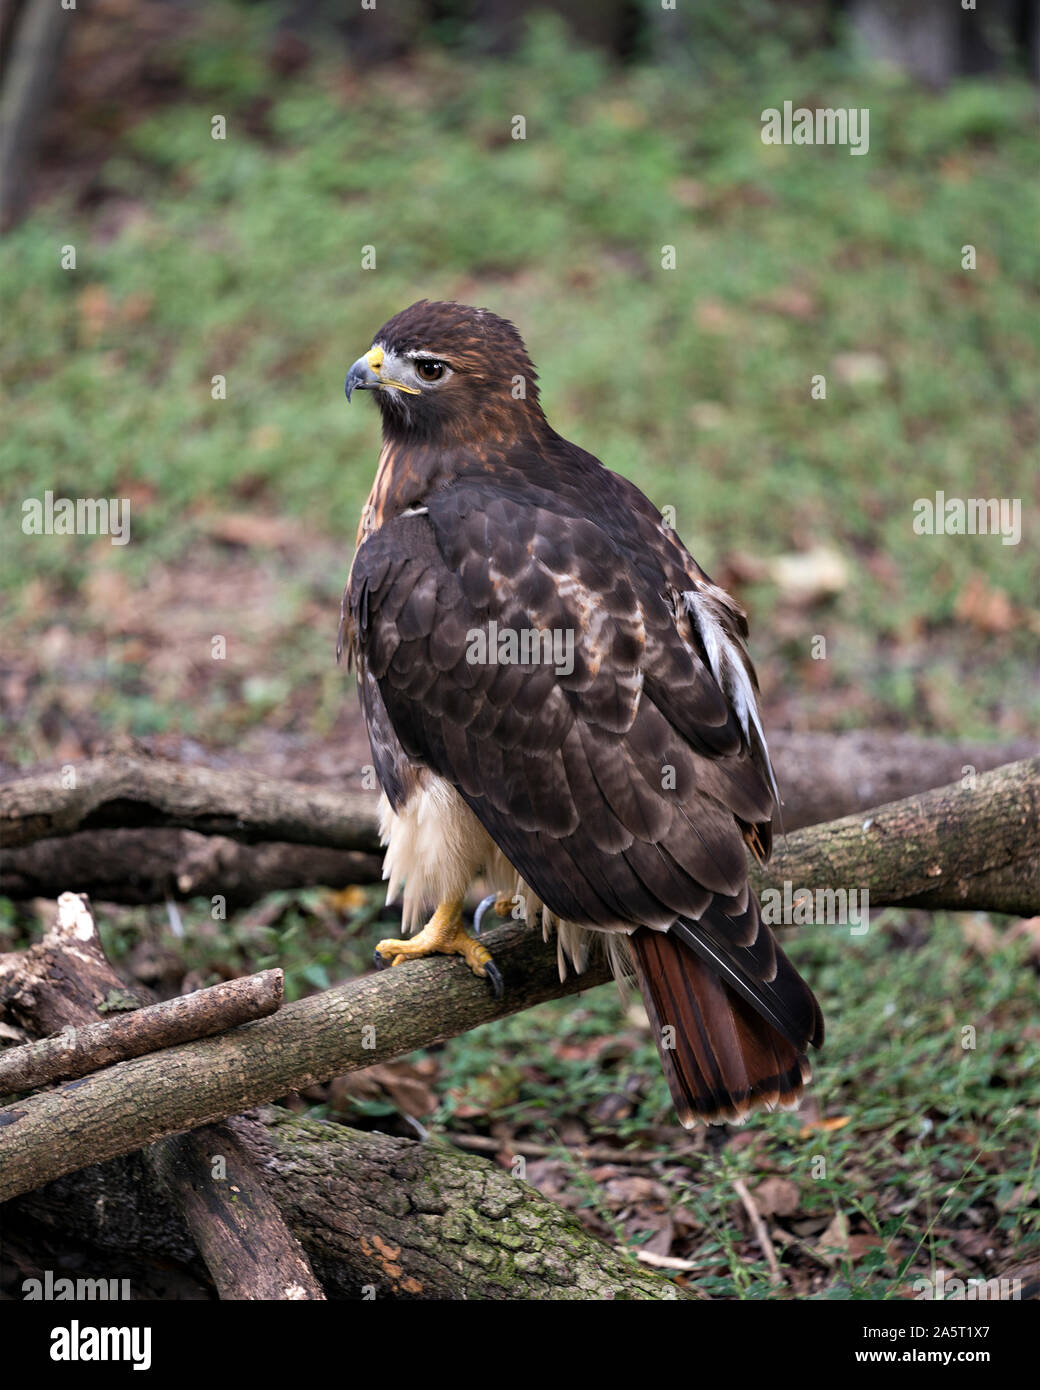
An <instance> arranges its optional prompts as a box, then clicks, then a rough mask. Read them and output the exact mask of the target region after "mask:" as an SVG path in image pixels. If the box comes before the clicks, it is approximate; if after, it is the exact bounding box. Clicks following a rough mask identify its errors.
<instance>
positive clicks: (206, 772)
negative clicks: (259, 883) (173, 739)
mask: <svg viewBox="0 0 1040 1390" xmlns="http://www.w3.org/2000/svg"><path fill="white" fill-rule="evenodd" d="M69 782H70V783H72V785H63V783H69ZM375 805H376V797H375V793H365V792H359V791H351V790H349V789H347V788H335V789H333V788H330V787H312V786H307V785H305V784H303V783H297V782H286V781H277V780H275V779H273V778H269V777H263V776H260V775H259V774H257V773H255V772H248V771H243V770H241V769H231V768H222V769H220V770H217V769H215V768H210V767H195V766H185V765H182V764H181V763H170V762H163V761H162V760H161V759H159V758H148V757H143V756H141V755H139V754H134V753H114V754H111V755H110V756H108V757H100V758H90V759H88V760H87V761H86V762H83V763H74V764H71V765H70V767H69V769H65V770H58V771H54V772H44V773H35V774H32V775H30V776H28V777H19V778H15V779H14V780H13V781H9V782H5V783H4V784H3V785H0V844H3V845H4V846H5V847H6V848H8V849H14V848H17V847H18V846H19V845H31V844H33V843H34V841H36V840H43V839H47V838H49V837H51V836H55V835H69V834H71V833H72V832H73V831H75V830H90V829H94V828H103V827H114V826H121V827H128V826H130V827H132V826H143V825H148V826H152V825H165V826H176V827H179V828H181V829H187V830H196V831H199V832H200V833H201V834H204V835H227V836H229V837H230V838H231V839H233V840H244V841H247V842H249V843H255V842H256V841H258V840H286V841H288V842H289V843H291V844H301V845H324V846H328V847H330V848H333V849H362V850H373V849H375V848H376V847H377V845H378V834H377V832H376V823H375Z"/></svg>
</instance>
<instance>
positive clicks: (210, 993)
mask: <svg viewBox="0 0 1040 1390" xmlns="http://www.w3.org/2000/svg"><path fill="white" fill-rule="evenodd" d="M73 896H74V895H72V894H70V895H69V897H73ZM75 901H77V902H78V901H79V899H75ZM32 950H33V948H30V950H29V951H27V952H25V954H24V955H23V956H22V960H23V961H24V962H25V965H26V967H27V970H28V972H30V973H32V974H36V973H37V971H38V969H39V965H38V957H36V958H34V957H33V955H32ZM2 968H3V962H0V969H2ZM21 980H22V983H21V985H20V992H21V991H24V989H25V987H26V983H27V981H28V976H27V975H26V974H23V975H22V976H21ZM42 984H43V981H42V980H40V979H39V977H38V976H37V985H36V989H37V990H38V989H39V988H40V987H41V985H42ZM284 988H285V979H284V976H283V974H282V972H281V970H263V971H261V972H260V973H259V974H256V975H245V976H243V977H242V978H241V979H239V980H225V981H222V982H221V983H220V984H218V985H211V986H210V987H209V988H208V989H198V990H195V991H194V993H192V994H182V995H180V996H179V997H178V998H176V999H167V1000H165V1001H164V1002H163V1003H161V1004H149V1005H148V1006H147V1007H145V1008H140V1009H134V1010H133V1011H132V1012H129V1013H126V1012H122V1013H117V1014H115V1015H114V1016H113V1017H112V1018H108V1019H106V1020H105V1021H104V1022H102V1023H86V1024H83V1025H82V1026H81V1027H79V1028H77V1027H76V1026H75V1025H74V1024H68V1025H67V1026H66V1027H65V1028H63V1029H62V1031H61V1032H60V1033H55V1034H53V1035H52V1036H51V1037H48V1038H41V1039H40V1040H39V1041H38V1042H31V1043H26V1044H25V1045H24V1046H23V1047H12V1048H8V1049H7V1051H5V1052H0V1095H6V1094H8V1093H9V1092H14V1091H32V1090H35V1089H36V1088H37V1087H40V1086H48V1085H51V1084H52V1083H53V1082H55V1081H72V1080H73V1079H74V1078H75V1077H77V1076H87V1075H88V1074H89V1073H90V1072H92V1071H100V1070H101V1068H102V1067H107V1066H111V1065H112V1064H113V1063H114V1062H125V1061H126V1060H127V1059H128V1058H130V1057H141V1056H143V1055H144V1054H145V1053H147V1052H158V1051H159V1049H160V1048H163V1047H174V1046H176V1044H177V1043H182V1042H191V1041H193V1040H194V1039H195V1038H208V1037H211V1036H212V1035H213V1034H214V1033H226V1032H227V1030H228V1029H229V1028H237V1027H238V1025H239V1024H240V1023H248V1022H249V1021H250V1020H251V1019H254V1018H266V1016H267V1015H268V1014H273V1013H274V1012H275V1010H276V1009H278V1008H280V1007H281V1003H282V996H283V993H284Z"/></svg>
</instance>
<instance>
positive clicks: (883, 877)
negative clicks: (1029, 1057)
mask: <svg viewBox="0 0 1040 1390" xmlns="http://www.w3.org/2000/svg"><path fill="white" fill-rule="evenodd" d="M1038 851H1040V759H1032V760H1028V761H1025V762H1021V763H1012V764H1010V765H1009V766H1007V767H1004V768H999V769H998V770H997V771H995V772H992V773H988V774H986V775H985V776H982V777H980V778H978V781H977V784H976V785H975V787H974V789H971V790H969V789H967V788H964V787H960V786H955V787H944V788H941V789H939V790H937V791H933V792H928V793H926V794H925V795H924V796H922V797H919V798H915V799H912V800H910V801H903V802H897V803H894V804H892V805H889V806H882V807H878V808H877V809H876V810H874V811H872V812H870V813H869V814H868V815H866V816H862V815H861V816H856V817H849V818H847V819H845V820H842V821H837V822H834V823H832V824H829V825H825V826H818V827H813V828H812V829H808V830H802V831H797V832H795V833H794V834H792V835H789V836H788V837H787V839H786V843H785V844H783V845H782V846H781V847H780V853H779V854H778V856H777V861H776V863H775V864H773V865H771V866H770V869H769V871H768V873H763V874H758V875H756V886H757V887H763V886H768V887H774V888H777V889H778V890H779V889H781V888H782V887H783V885H784V884H785V882H786V883H791V884H793V885H794V887H796V888H799V887H802V886H809V887H814V888H815V887H828V886H829V887H833V888H835V889H840V888H842V887H844V888H847V889H848V888H858V889H860V890H862V889H864V888H866V889H868V890H869V892H870V895H871V904H872V905H876V906H881V905H883V904H893V903H899V902H903V901H905V900H906V899H907V898H910V897H914V896H917V895H920V894H921V893H931V894H935V893H942V892H945V891H951V892H956V891H959V889H957V885H958V884H959V883H961V882H962V881H973V880H974V881H978V880H982V881H984V880H985V878H986V875H987V874H989V873H991V872H1002V871H1004V870H1005V869H1007V867H1008V866H1011V865H1018V864H1020V863H1022V862H1024V861H1026V860H1028V859H1030V858H1033V857H1036V855H1037V853H1038ZM1025 910H1028V911H1030V912H1035V911H1040V902H1038V901H1037V900H1036V899H1032V900H1030V902H1029V903H1028V905H1027V907H1026V909H1025ZM487 945H488V947H489V949H490V950H491V951H492V953H493V954H494V955H495V958H496V960H497V962H498V965H499V967H500V969H501V970H502V973H503V976H504V978H505V984H506V994H505V999H504V1000H503V1001H500V1002H496V1001H495V1000H494V999H493V998H492V997H491V994H490V991H489V990H488V989H487V986H486V985H485V983H484V982H483V981H481V980H478V979H477V978H476V977H475V976H473V975H472V974H470V972H469V971H468V970H467V969H466V968H465V966H464V965H462V963H461V962H459V961H457V960H449V959H445V958H438V959H435V960H423V961H417V962H412V963H410V964H409V965H408V966H407V967H405V968H401V969H396V970H391V971H386V972H383V973H379V974H375V975H370V976H366V977H365V978H363V979H359V980H354V981H352V982H350V983H349V984H346V985H341V986H338V987H336V988H334V989H330V990H327V991H325V992H324V993H322V994H319V995H314V996H312V997H310V998H307V999H301V1000H298V1001H296V1002H295V1003H293V1004H289V1005H286V1006H285V1007H284V1008H283V1009H281V1010H279V1012H278V1013H277V1014H275V1015H273V1016H272V1017H271V1018H267V1019H262V1020H260V1021H258V1022H256V1023H250V1024H246V1025H245V1026H244V1027H242V1028H239V1029H236V1030H235V1031H234V1032H233V1033H229V1034H224V1035H222V1036H220V1037H217V1038H209V1039H206V1040H204V1041H202V1042H196V1043H190V1044H185V1045H182V1046H181V1047H176V1048H170V1049H167V1050H166V1051H164V1052H162V1053H159V1054H154V1055H152V1056H148V1057H140V1058H137V1059H135V1060H133V1061H129V1062H123V1063H120V1064H119V1065H118V1066H116V1067H113V1068H111V1069H110V1070H108V1071H106V1072H100V1073H97V1074H95V1075H94V1076H91V1077H88V1078H87V1079H86V1080H84V1081H80V1082H77V1083H75V1084H74V1089H70V1088H69V1087H67V1086H66V1087H62V1088H61V1089H59V1090H56V1091H47V1092H44V1093H42V1094H40V1095H36V1096H32V1097H29V1098H28V1099H26V1100H23V1101H18V1102H16V1103H15V1104H14V1105H10V1106H8V1107H7V1108H6V1109H4V1110H0V1200H2V1199H4V1198H5V1197H10V1196H13V1195H15V1194H17V1193H19V1192H24V1191H27V1190H29V1189H30V1188H32V1187H34V1186H38V1185H39V1184H40V1183H42V1182H46V1181H48V1180H49V1179H51V1178H54V1177H57V1176H59V1175H60V1174H62V1173H68V1172H72V1171H73V1170H75V1169H76V1168H78V1167H82V1166H84V1165H86V1164H89V1163H97V1162H100V1161H103V1160H105V1159H107V1158H113V1157H115V1156H117V1155H119V1154H125V1153H128V1152H130V1151H131V1150H132V1149H135V1148H140V1147H142V1146H143V1145H144V1144H147V1143H150V1142H152V1141H154V1140H156V1139H158V1138H160V1137H161V1136H163V1135H167V1134H171V1133H174V1132H176V1131H178V1130H183V1129H191V1128H195V1127H196V1126H198V1125H202V1124H209V1123H211V1122H213V1121H214V1120H217V1119H221V1118H223V1117H224V1116H226V1115H234V1114H238V1113H240V1112H241V1111H243V1110H247V1109H249V1108H251V1107H252V1106H255V1105H259V1104H262V1103H264V1102H265V1101H269V1100H273V1099H275V1098H276V1097H278V1096H283V1095H286V1094H288V1093H290V1092H292V1091H298V1090H301V1089H304V1088H306V1087H307V1086H310V1085H314V1084H316V1083H319V1082H321V1081H325V1080H328V1079H329V1078H330V1077H333V1076H338V1075H341V1074H342V1073H344V1072H348V1071H353V1070H356V1069H358V1068H360V1067H363V1066H368V1065H370V1064H371V1063H373V1062H379V1061H386V1060H389V1059H390V1058H393V1057H397V1056H400V1055H401V1054H402V1053H406V1052H411V1051H412V1050H414V1049H415V1048H418V1047H427V1046H430V1045H431V1044H433V1043H436V1042H442V1041H443V1040H444V1039H445V1038H449V1037H453V1036H455V1035H456V1034H458V1033H461V1032H464V1031H466V1030H467V1029H469V1028H473V1027H476V1026H477V1025H478V1024H481V1023H486V1022H488V1021H490V1020H491V1019H493V1018H497V1017H501V1016H502V1015H504V1014H509V1013H516V1012H518V1011H519V1010H521V1009H525V1008H528V1007H530V1006H531V1005H533V1004H537V1003H541V1002H542V1001H544V1000H546V999H552V998H558V997H560V996H562V995H566V994H572V993H575V992H577V991H578V990H581V989H586V988H588V987H589V986H591V985H594V984H599V983H601V982H602V981H603V980H604V979H605V978H606V969H605V966H604V965H603V964H602V963H596V964H593V965H592V966H591V967H590V969H589V971H587V972H586V974H585V975H584V976H582V977H578V978H577V979H576V978H574V977H570V978H568V980H566V981H564V982H562V983H561V982H560V980H559V977H558V974H557V970H556V962H555V951H554V949H553V948H552V946H551V945H550V946H546V945H545V944H544V943H543V942H542V941H541V940H540V938H539V935H538V933H537V932H533V931H529V930H527V929H526V928H525V927H523V926H521V925H519V924H510V925H508V926H505V927H502V928H500V929H499V930H497V931H495V932H493V933H490V934H489V936H488V937H487Z"/></svg>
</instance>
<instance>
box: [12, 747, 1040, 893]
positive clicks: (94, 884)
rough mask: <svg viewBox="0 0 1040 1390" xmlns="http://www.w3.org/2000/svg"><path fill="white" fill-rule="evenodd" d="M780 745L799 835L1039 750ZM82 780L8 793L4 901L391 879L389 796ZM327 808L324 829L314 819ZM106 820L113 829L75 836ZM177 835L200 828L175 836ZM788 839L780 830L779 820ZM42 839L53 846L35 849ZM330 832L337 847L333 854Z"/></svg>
mask: <svg viewBox="0 0 1040 1390" xmlns="http://www.w3.org/2000/svg"><path fill="white" fill-rule="evenodd" d="M770 744H771V749H772V753H773V761H774V763H775V765H776V771H777V778H778V781H779V784H780V787H781V789H782V792H783V796H784V806H783V825H784V827H786V829H787V830H789V831H790V830H795V829H798V828H799V827H801V826H805V825H813V824H817V823H819V822H821V821H827V820H835V819H837V818H839V817H841V816H845V815H850V814H852V813H853V812H855V811H857V810H863V809H867V808H869V807H871V806H877V805H880V804H881V803H882V802H887V801H895V800H899V799H902V798H905V797H907V796H912V795H914V794H915V793H917V792H921V791H927V790H930V789H931V788H933V787H939V786H944V785H945V784H946V783H949V782H953V781H956V780H958V779H960V778H961V777H962V776H965V775H969V776H970V775H971V773H981V772H985V771H989V770H990V769H992V768H995V767H998V766H1000V765H1002V764H1004V763H1007V762H1010V761H1013V760H1015V759H1018V758H1023V757H1027V756H1034V755H1035V754H1036V752H1037V748H1036V745H1035V743H1032V742H1028V741H1021V742H1019V743H1016V744H1013V745H1005V746H1003V747H1002V746H999V745H989V744H974V743H963V744H952V745H951V744H941V743H936V742H934V741H932V740H928V739H921V738H914V737H910V736H906V735H889V734H875V733H870V732H857V733H851V734H839V735H827V734H799V733H787V734H785V733H777V734H774V735H773V737H772V739H771V740H770ZM157 769H159V771H158V772H157V771H156V770H157ZM73 771H74V772H75V775H76V782H77V785H76V787H74V788H59V790H58V792H57V793H56V791H55V787H56V784H57V783H59V782H60V781H61V780H62V778H59V775H58V774H57V773H56V772H43V773H40V772H37V773H31V774H29V775H27V776H25V777H19V778H16V779H14V780H10V781H8V782H6V783H3V784H0V842H3V843H5V844H7V845H9V846H12V848H10V850H9V852H8V853H7V854H5V855H4V859H3V863H2V865H0V892H3V893H4V894H6V895H7V896H8V897H13V898H33V897H50V898H55V897H57V896H58V894H59V893H62V892H64V891H66V890H67V889H70V888H71V889H73V890H75V891H76V892H81V893H90V894H92V895H93V896H94V897H96V898H102V899H104V900H106V901H111V902H122V903H150V902H162V901H163V900H164V899H166V898H178V899H185V898H191V897H196V896H204V897H212V896H213V895H215V894H219V895H220V896H222V897H223V898H224V899H225V901H226V903H227V904H228V906H229V907H242V906H245V905H247V904H249V903H251V902H255V901H256V900H257V899H258V898H260V897H262V896H263V895H264V894H265V893H268V892H272V891H274V890H278V889H289V888H299V887H306V886H309V885H312V884H323V885H324V886H326V887H329V888H345V887H347V886H348V885H350V884H355V883H374V882H378V881H379V879H380V872H381V862H382V861H381V856H380V855H379V854H378V853H377V852H376V850H377V830H376V820H375V816H376V809H375V808H376V797H375V795H374V794H365V793H363V792H345V791H344V790H343V786H342V778H340V779H339V780H338V781H336V782H332V781H330V782H328V783H325V784H323V785H320V786H318V787H315V786H313V785H311V784H301V783H297V782H293V781H288V780H285V779H276V778H269V777H262V776H259V775H258V774H255V773H241V772H230V773H229V772H226V771H223V770H221V771H220V773H219V777H220V779H221V782H220V786H221V788H222V791H221V799H220V800H219V801H218V802H216V803H214V804H212V805H210V804H208V803H207V797H208V795H209V790H210V789H211V788H212V786H213V782H212V778H213V775H214V773H213V770H212V769H207V768H201V769H200V768H196V767H195V766H194V765H191V766H187V765H184V766H182V765H180V764H177V763H170V762H164V761H162V760H161V759H155V758H153V757H150V756H148V755H147V754H145V753H141V752H136V753H133V754H129V755H128V754H125V753H123V754H118V755H113V756H110V757H108V758H102V759H96V760H93V761H92V762H91V763H84V764H77V765H73ZM196 774H199V775H200V780H199V781H198V782H197V783H196V781H195V780H194V779H195V778H196ZM228 776H230V777H232V778H237V779H239V780H238V781H236V782H233V784H232V785H231V786H230V787H227V786H225V785H224V780H223V779H225V778H226V777H228ZM243 777H244V778H245V779H246V780H245V781H244V782H243V781H242V780H241V779H242V778H243ZM64 779H65V780H68V773H67V771H66V772H65V774H64ZM131 783H132V784H133V788H134V791H133V796H131V797H129V798H127V797H126V796H124V795H123V793H125V792H126V791H127V787H128V784H131ZM171 786H173V787H174V788H175V790H176V794H174V792H173V791H171ZM258 792H259V793H260V794H258ZM56 795H58V796H64V797H67V798H68V799H69V800H68V803H67V804H65V805H64V806H63V807H62V809H61V815H60V817H59V820H60V823H61V826H62V829H61V831H60V834H59V832H58V831H57V830H56V829H54V828H53V827H54V822H53V820H51V819H46V818H45V819H44V820H43V821H42V822H41V821H40V820H39V819H38V817H37V815H36V812H37V810H38V809H41V810H42V811H43V812H44V813H45V817H46V816H50V815H52V814H53V810H54V799H55V796H56ZM330 795H331V796H332V797H333V799H334V803H335V806H334V809H335V807H338V806H339V805H340V804H341V803H343V802H344V799H345V800H346V803H349V807H348V809H349V812H350V814H349V815H348V816H347V818H346V821H345V822H338V821H336V819H335V817H334V818H333V820H332V821H331V822H330V820H329V817H328V814H327V813H328V811H329V802H328V797H329V796H330ZM315 796H318V801H317V803H316V806H317V810H316V812H315V819H314V820H313V822H312V821H311V820H310V819H309V817H310V815H311V813H310V811H309V810H308V807H309V806H310V804H311V803H310V799H311V798H313V797H315ZM41 798H42V800H41ZM243 803H248V812H249V815H248V819H245V820H242V822H241V830H236V829H234V828H233V827H232V828H230V829H227V833H226V834H215V833H213V823H214V820H213V818H214V817H220V816H227V815H229V814H231V813H232V812H236V811H242V810H243V809H244V805H243ZM164 817H165V818H166V820H165V822H164V821H163V818H164ZM98 819H100V821H102V822H104V823H106V824H110V825H111V826H112V827H114V828H110V829H95V830H84V829H81V828H80V829H77V828H76V827H78V826H81V825H82V824H84V823H94V821H96V820H98ZM287 823H291V824H293V825H294V826H295V827H296V831H297V832H298V834H299V835H302V836H303V837H304V839H306V838H308V837H310V839H311V841H312V843H310V844H302V843H300V841H299V839H298V838H297V837H296V836H294V837H293V842H292V843H290V842H289V841H288V840H285V841H277V840H276V839H275V835H276V834H277V833H278V832H279V830H280V829H281V828H284V827H285V825H286V824H287ZM174 824H177V825H184V826H186V827H188V826H191V827H194V828H190V829H189V828H185V829H175V828H172V826H173V825H174ZM164 825H165V828H163V827H164ZM134 827H137V828H134ZM776 828H777V831H778V832H779V830H780V823H779V817H778V818H777V826H776ZM203 830H205V832H206V833H202V831H203ZM37 834H43V835H45V836H47V837H49V838H43V839H33V836H35V835H37ZM330 834H332V836H333V838H334V840H335V844H328V843H325V838H327V837H328V836H329V835H330ZM231 835H238V836H240V838H238V839H231V838H229V836H231ZM30 841H31V842H30ZM16 845H20V846H21V848H15V847H14V846H16Z"/></svg>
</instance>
